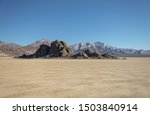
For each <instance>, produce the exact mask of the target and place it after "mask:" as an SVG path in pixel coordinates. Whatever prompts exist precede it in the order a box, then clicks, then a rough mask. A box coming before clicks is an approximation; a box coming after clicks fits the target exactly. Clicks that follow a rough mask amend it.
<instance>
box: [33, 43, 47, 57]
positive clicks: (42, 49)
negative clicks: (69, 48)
mask: <svg viewBox="0 0 150 115" xmlns="http://www.w3.org/2000/svg"><path fill="white" fill-rule="evenodd" d="M49 50H50V46H48V45H44V44H42V45H41V46H40V48H39V49H38V50H37V51H36V52H35V54H34V55H35V58H37V57H44V56H46V55H48V54H49Z"/></svg>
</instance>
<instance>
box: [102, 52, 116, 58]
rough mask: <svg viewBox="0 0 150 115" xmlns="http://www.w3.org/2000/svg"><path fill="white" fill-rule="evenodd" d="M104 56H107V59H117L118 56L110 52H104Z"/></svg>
mask: <svg viewBox="0 0 150 115" xmlns="http://www.w3.org/2000/svg"><path fill="white" fill-rule="evenodd" d="M102 57H103V58H107V59H117V57H116V56H113V55H111V54H108V53H106V54H102Z"/></svg>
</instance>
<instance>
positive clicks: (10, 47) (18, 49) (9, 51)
mask: <svg viewBox="0 0 150 115" xmlns="http://www.w3.org/2000/svg"><path fill="white" fill-rule="evenodd" d="M42 44H45V45H48V46H50V45H51V41H49V40H46V39H42V40H39V41H36V42H35V43H32V44H29V45H26V46H22V45H18V44H15V43H6V42H3V41H0V54H5V55H8V56H20V55H23V54H27V55H30V54H33V53H35V52H36V51H37V49H38V48H39V47H40V46H41V45H42ZM70 47H71V48H72V49H73V50H74V51H75V52H80V51H85V50H87V49H92V50H97V51H99V52H101V53H109V54H113V55H116V56H150V50H143V49H141V50H138V49H130V48H117V47H113V46H111V45H106V44H105V43H102V42H95V43H78V44H73V45H70Z"/></svg>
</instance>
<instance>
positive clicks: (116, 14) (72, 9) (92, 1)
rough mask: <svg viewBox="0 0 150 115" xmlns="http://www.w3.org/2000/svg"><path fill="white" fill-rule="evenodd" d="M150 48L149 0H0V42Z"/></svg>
mask: <svg viewBox="0 0 150 115" xmlns="http://www.w3.org/2000/svg"><path fill="white" fill-rule="evenodd" d="M39 39H49V40H55V39H60V40H64V41H66V42H67V43H69V44H74V43H78V42H95V41H101V42H104V43H106V44H110V45H112V46H117V47H124V48H136V49H141V48H143V49H150V0H0V40H1V41H5V42H13V43H18V44H22V45H26V44H29V43H32V42H35V41H36V40H39Z"/></svg>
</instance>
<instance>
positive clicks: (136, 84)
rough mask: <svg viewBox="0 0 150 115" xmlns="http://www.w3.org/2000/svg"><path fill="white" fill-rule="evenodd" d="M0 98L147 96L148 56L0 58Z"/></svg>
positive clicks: (149, 82) (149, 79)
mask: <svg viewBox="0 0 150 115" xmlns="http://www.w3.org/2000/svg"><path fill="white" fill-rule="evenodd" d="M0 97H1V98H22V97H25V98H32V97H33V98H51V97H52V98H61V97H63V98H150V58H141V57H140V58H127V59H126V60H119V59H116V60H113V59H112V60H108V59H100V60H98V59H96V60H94V59H82V60H81V59H17V58H11V57H0Z"/></svg>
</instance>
